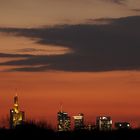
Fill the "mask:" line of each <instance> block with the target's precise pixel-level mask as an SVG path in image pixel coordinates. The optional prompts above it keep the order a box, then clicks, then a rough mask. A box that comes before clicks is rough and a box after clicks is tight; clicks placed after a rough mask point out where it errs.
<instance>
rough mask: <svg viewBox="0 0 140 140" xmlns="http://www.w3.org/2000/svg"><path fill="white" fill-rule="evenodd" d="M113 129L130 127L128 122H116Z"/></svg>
mask: <svg viewBox="0 0 140 140" xmlns="http://www.w3.org/2000/svg"><path fill="white" fill-rule="evenodd" d="M115 128H116V129H130V128H131V125H130V123H128V122H116V123H115Z"/></svg>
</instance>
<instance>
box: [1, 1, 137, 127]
mask: <svg viewBox="0 0 140 140" xmlns="http://www.w3.org/2000/svg"><path fill="white" fill-rule="evenodd" d="M139 69H140V1H139V0H0V110H1V111H0V118H1V119H2V118H4V117H6V116H7V115H8V114H9V109H10V108H11V107H12V105H13V96H14V95H15V89H16V88H17V89H18V95H19V102H20V107H21V109H22V110H24V111H25V112H26V118H27V119H43V120H47V121H48V122H49V123H50V124H52V125H53V126H54V127H55V126H56V115H57V114H56V113H57V111H59V106H60V103H63V109H64V111H66V112H68V113H69V114H70V115H71V116H73V115H77V114H78V113H80V112H82V113H84V114H85V120H86V123H93V122H95V117H96V116H99V115H107V116H108V115H109V116H111V117H112V119H113V121H129V122H131V123H132V125H133V126H140V110H139V108H140V71H139Z"/></svg>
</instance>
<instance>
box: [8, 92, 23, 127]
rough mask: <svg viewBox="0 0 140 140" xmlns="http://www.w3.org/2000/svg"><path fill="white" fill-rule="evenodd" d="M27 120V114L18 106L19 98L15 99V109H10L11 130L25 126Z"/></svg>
mask: <svg viewBox="0 0 140 140" xmlns="http://www.w3.org/2000/svg"><path fill="white" fill-rule="evenodd" d="M24 120H25V113H24V112H23V111H20V109H19V104H18V96H17V95H16V96H15V97H14V107H13V109H10V128H14V127H16V126H17V125H21V124H23V122H24Z"/></svg>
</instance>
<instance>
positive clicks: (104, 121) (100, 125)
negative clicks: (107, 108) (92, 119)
mask: <svg viewBox="0 0 140 140" xmlns="http://www.w3.org/2000/svg"><path fill="white" fill-rule="evenodd" d="M96 127H97V129H98V130H103V131H107V130H111V129H112V120H111V117H109V116H98V117H97V118H96Z"/></svg>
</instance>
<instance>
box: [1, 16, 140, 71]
mask: <svg viewBox="0 0 140 140" xmlns="http://www.w3.org/2000/svg"><path fill="white" fill-rule="evenodd" d="M139 25H140V16H135V17H126V18H120V19H112V20H111V19H110V23H109V24H99V25H97V24H79V25H61V26H54V27H50V28H38V29H34V28H32V29H17V28H1V29H0V31H1V32H7V33H13V34H14V35H17V36H24V37H29V38H33V39H37V43H40V44H51V45H58V46H60V45H61V46H66V47H69V48H70V49H71V50H73V52H72V53H69V54H64V55H53V56H33V57H30V58H28V59H26V60H17V61H10V62H6V63H1V65H16V66H20V68H17V69H14V70H18V71H46V70H63V71H110V70H139V69H140V61H139V60H140V26H139ZM44 47H45V45H44ZM25 65H26V66H28V67H23V68H21V66H25ZM29 66H30V67H29ZM32 66H37V67H35V68H34V67H32Z"/></svg>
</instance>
